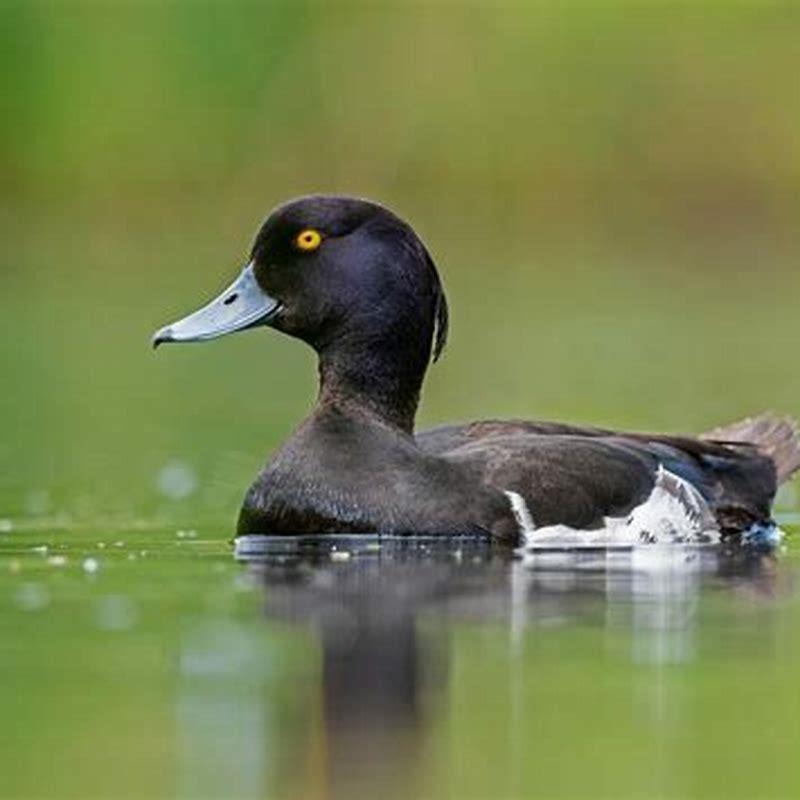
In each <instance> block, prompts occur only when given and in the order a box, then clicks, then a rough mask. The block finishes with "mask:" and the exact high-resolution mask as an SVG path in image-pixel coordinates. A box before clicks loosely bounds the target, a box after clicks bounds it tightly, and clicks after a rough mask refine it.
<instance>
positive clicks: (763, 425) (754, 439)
mask: <svg viewBox="0 0 800 800" xmlns="http://www.w3.org/2000/svg"><path fill="white" fill-rule="evenodd" d="M700 438H702V439H705V440H706V441H713V442H717V443H719V444H750V445H753V446H754V447H755V448H756V449H757V450H758V451H759V452H760V453H763V454H764V455H765V456H768V457H769V458H771V459H772V462H773V463H774V464H775V471H776V473H777V478H778V484H781V483H784V482H785V481H787V480H789V478H791V477H792V475H793V474H794V473H795V471H797V470H798V469H800V437H799V436H798V430H797V423H796V422H795V421H794V420H793V419H791V418H790V417H779V416H777V415H776V414H772V413H769V412H768V413H766V414H759V416H757V417H748V418H747V419H743V420H741V421H739V422H734V423H733V424H732V425H724V426H723V427H721V428H714V430H711V431H708V432H707V433H704V434H703V435H702V436H701V437H700Z"/></svg>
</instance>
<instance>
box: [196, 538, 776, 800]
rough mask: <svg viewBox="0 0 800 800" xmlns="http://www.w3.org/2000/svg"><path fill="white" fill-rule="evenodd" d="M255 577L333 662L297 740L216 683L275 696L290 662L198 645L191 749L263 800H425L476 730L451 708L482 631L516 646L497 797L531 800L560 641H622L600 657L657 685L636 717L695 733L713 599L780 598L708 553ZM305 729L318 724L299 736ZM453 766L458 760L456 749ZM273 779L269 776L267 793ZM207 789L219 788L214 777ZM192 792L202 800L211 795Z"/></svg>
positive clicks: (284, 563)
mask: <svg viewBox="0 0 800 800" xmlns="http://www.w3.org/2000/svg"><path fill="white" fill-rule="evenodd" d="M248 560H249V561H250V564H249V567H248V569H249V572H250V575H251V577H253V578H254V579H256V580H258V582H259V583H260V584H261V586H262V587H263V593H264V604H265V613H266V617H267V619H268V620H270V621H271V623H272V624H280V625H286V623H288V624H289V626H290V628H293V629H295V628H299V629H301V630H304V631H307V632H308V633H309V634H310V635H311V636H312V637H313V640H314V641H315V642H316V648H317V649H316V652H317V653H319V655H318V659H319V662H320V663H319V664H318V666H317V667H316V668H315V669H309V670H308V672H307V673H305V675H304V676H297V684H296V685H295V686H294V689H293V691H295V692H297V693H298V694H302V695H303V696H304V698H305V700H304V703H305V704H304V705H296V706H295V708H294V710H293V712H291V715H293V717H294V719H293V723H292V724H291V725H289V726H288V727H284V725H283V722H282V721H281V719H278V718H276V717H275V715H274V713H272V711H273V710H272V709H269V713H267V706H269V704H268V703H266V702H265V703H264V709H260V708H254V706H253V704H252V693H251V694H249V695H248V694H247V693H246V692H244V691H243V690H242V686H241V685H239V684H238V682H237V683H236V684H231V685H230V686H228V687H227V690H225V691H223V692H222V694H221V695H220V688H221V687H222V685H223V683H224V680H223V681H222V682H221V680H220V679H221V678H222V679H224V678H225V675H222V676H220V675H218V674H217V672H218V671H219V669H220V668H221V667H220V665H223V667H224V665H225V664H229V663H230V661H229V659H226V658H223V659H221V660H220V659H218V658H216V657H215V652H217V653H219V652H220V650H225V651H226V652H228V653H230V652H232V651H235V652H238V653H240V654H244V655H242V658H247V659H248V664H247V674H248V675H250V678H251V680H254V681H256V682H257V681H258V680H259V679H261V680H263V681H264V682H265V683H268V682H269V680H270V677H269V673H270V671H271V659H273V658H274V653H272V652H271V651H269V649H265V650H264V651H263V652H261V651H259V650H258V648H257V647H255V646H254V645H253V644H252V643H249V644H248V643H246V642H238V643H237V642H233V643H231V642H229V641H227V640H228V639H230V637H231V635H233V634H234V633H235V631H232V629H228V630H226V631H216V632H214V631H208V630H199V629H198V633H197V636H196V637H195V641H190V642H187V643H186V647H185V648H184V649H185V652H184V658H183V670H182V671H183V673H184V685H185V687H186V690H185V699H186V702H185V703H184V708H183V710H182V715H183V717H184V724H183V725H182V728H183V730H184V731H185V732H190V733H189V734H188V738H189V739H190V740H191V742H190V744H189V745H188V746H190V747H192V748H194V751H195V755H200V756H201V760H202V754H203V753H204V752H206V751H210V750H211V749H213V748H214V747H216V748H217V753H219V747H220V745H221V743H222V742H223V740H224V741H225V742H227V744H225V747H227V756H228V757H229V758H230V759H232V760H234V761H235V762H236V763H238V764H240V765H242V767H243V769H242V770H241V771H240V773H239V774H240V778H241V779H242V783H241V784H240V788H241V789H242V790H243V793H244V794H246V795H248V796H250V795H258V794H260V795H263V794H264V793H265V792H266V787H267V786H269V787H273V789H275V790H274V791H271V793H270V796H291V797H314V798H316V797H341V798H345V797H347V798H353V797H356V798H358V797H370V798H371V797H375V796H376V792H377V791H380V793H381V794H382V795H392V796H398V797H412V796H426V785H425V782H426V779H427V778H426V775H427V773H428V772H429V771H430V767H431V756H430V752H431V751H432V752H437V750H436V748H435V747H434V746H432V744H431V742H432V740H433V739H435V738H436V736H439V737H441V735H442V731H444V732H445V733H447V732H448V731H449V732H450V733H451V734H454V735H455V734H457V733H458V732H457V731H454V730H450V729H449V728H448V725H449V724H450V723H448V720H451V719H454V718H457V717H458V716H459V714H462V713H463V712H462V711H461V710H460V709H456V708H450V707H448V698H450V697H452V694H453V685H454V682H455V681H456V678H455V676H454V670H455V665H454V664H453V663H452V653H453V641H454V637H455V636H456V634H457V633H458V631H462V632H463V630H465V629H474V626H475V625H476V624H477V625H479V626H480V627H488V628H490V629H493V630H497V629H503V628H504V629H505V630H506V631H507V635H506V637H505V641H506V643H507V644H506V648H507V649H506V651H505V652H500V653H498V654H497V656H498V658H501V659H503V660H504V661H505V662H507V663H508V668H507V671H506V672H505V678H504V680H505V681H506V682H507V685H506V686H505V687H504V688H502V691H503V692H505V695H506V696H507V698H508V703H509V706H510V709H511V711H510V714H509V715H508V717H507V720H506V723H505V724H506V726H507V729H506V730H498V731H492V732H491V734H492V735H493V736H494V735H496V736H505V737H506V738H507V740H508V748H507V749H508V753H507V754H506V757H507V765H508V772H509V775H508V778H507V780H506V782H505V784H504V785H503V786H498V795H499V794H503V793H505V795H506V796H519V795H520V794H523V793H525V790H526V787H525V786H524V785H521V784H520V783H519V781H518V780H517V779H516V778H515V777H514V775H516V774H522V773H521V770H520V769H518V766H519V765H520V764H523V763H524V764H529V763H530V762H531V761H532V760H533V761H534V762H535V759H536V753H537V747H536V745H537V743H536V742H531V741H530V736H529V734H528V735H527V738H526V730H527V731H529V730H530V719H528V716H529V715H530V714H535V713H536V712H537V708H536V706H535V704H533V705H532V704H531V702H530V693H531V688H530V686H531V683H530V677H531V676H530V674H529V672H528V670H530V669H537V661H536V658H535V657H533V656H535V653H532V652H531V651H532V650H533V649H535V648H536V647H537V642H541V641H545V640H543V639H542V636H543V635H544V634H547V633H548V632H550V631H554V630H558V629H564V630H568V629H573V628H575V627H576V626H592V627H594V628H599V629H600V630H601V631H604V632H605V633H604V638H603V639H601V640H600V643H601V645H600V646H601V648H602V647H604V646H605V647H606V648H612V650H613V649H614V648H619V647H620V643H623V646H624V647H625V648H626V654H624V659H625V661H627V663H628V664H631V665H644V666H647V665H649V667H648V670H649V671H648V679H647V681H646V682H643V681H641V680H638V681H637V680H634V681H632V683H631V686H630V688H629V689H628V692H627V696H628V700H627V701H626V703H627V705H626V708H627V711H628V713H634V712H635V714H638V715H640V716H641V715H642V714H643V715H645V717H646V718H647V719H648V720H649V722H648V723H647V724H648V725H650V726H651V729H661V728H664V729H669V730H674V731H676V730H680V726H681V725H683V724H684V722H685V716H686V714H687V713H688V711H687V702H688V701H687V699H686V697H685V696H684V694H685V693H684V694H682V692H681V691H676V689H675V686H673V685H671V684H669V685H668V683H667V682H666V681H665V679H664V678H663V675H666V674H667V673H662V672H661V670H662V669H669V668H671V667H674V666H675V665H681V664H688V663H691V662H693V661H694V660H695V658H696V657H697V653H696V651H697V647H698V643H697V642H696V631H697V625H698V608H699V607H700V598H701V594H702V593H704V592H706V591H713V590H714V589H716V588H720V589H726V588H727V589H731V588H732V589H733V590H734V591H735V592H741V591H747V592H753V593H756V594H757V595H758V596H769V594H770V593H773V592H775V581H774V575H775V571H774V569H773V562H772V561H771V559H770V558H769V557H764V556H752V557H747V558H746V557H744V556H743V555H741V554H740V555H739V556H732V555H729V554H728V555H725V554H721V553H719V552H716V551H714V550H699V549H696V548H692V549H682V548H679V547H672V548H668V549H667V548H663V549H662V548H652V549H649V550H648V551H647V552H645V553H641V552H638V551H634V552H633V553H627V554H620V553H616V554H615V553H602V552H580V553H572V554H560V555H553V554H550V555H537V556H536V557H535V558H532V559H528V560H517V559H515V558H513V557H510V556H509V555H508V554H501V553H497V552H493V551H492V550H491V549H490V548H489V547H488V546H484V545H473V546H462V547H460V548H456V549H454V548H452V547H449V548H443V549H435V548H432V547H425V548H419V547H403V546H399V545H398V546H395V547H394V548H393V549H389V550H377V549H375V548H374V547H373V548H372V549H370V548H363V549H358V548H356V549H354V550H353V551H348V552H347V553H342V552H335V553H333V554H331V553H327V552H311V553H305V554H304V553H300V552H296V553H291V552H289V553H287V552H282V553H281V552H279V553H277V554H274V553H261V554H260V555H257V556H255V557H252V554H251V556H250V557H249V558H248ZM465 626H466V628H465ZM603 641H605V642H606V645H602V642H603ZM495 646H497V645H495ZM499 648H500V649H501V650H502V648H503V645H502V640H501V641H500V645H499ZM526 649H528V650H529V652H526ZM312 652H313V651H312ZM600 655H601V656H602V653H600ZM556 656H557V654H556ZM564 661H565V663H568V661H569V653H566V652H565V653H564ZM654 670H655V671H654ZM235 673H236V675H241V674H242V670H239V669H237V670H235ZM212 674H213V675H214V676H215V681H214V687H215V692H214V693H213V695H212V694H211V693H209V692H205V691H203V690H202V681H203V680H204V678H206V677H208V675H212ZM259 676H260V677H259ZM551 679H552V678H551ZM192 687H195V688H194V690H193V689H192ZM198 687H200V688H198ZM544 688H545V689H546V688H547V687H544ZM554 689H555V687H554ZM562 690H563V687H562ZM193 691H194V694H193V693H192V692H193ZM545 696H546V695H545ZM623 700H624V695H623ZM461 702H462V703H463V702H464V701H463V698H462V700H461ZM474 702H475V704H476V706H478V707H479V706H480V704H481V703H482V702H484V701H483V698H481V697H475V698H474ZM222 706H225V710H224V712H222V713H220V709H221V708H222ZM630 709H634V712H631V711H630ZM291 715H290V716H291ZM299 716H303V717H304V719H303V720H302V721H300V722H298V719H297V718H298V717H299ZM226 719H227V720H229V721H230V722H231V731H233V730H234V729H235V730H237V731H239V738H238V739H237V737H236V736H226V734H225V731H224V730H222V731H221V730H220V728H219V725H220V723H222V724H223V726H224V724H225V721H226ZM285 719H286V717H284V720H285ZM234 721H235V722H234ZM243 726H244V727H243ZM203 731H205V734H204V733H203ZM242 732H244V735H242ZM438 752H439V756H440V757H441V748H440V749H439V751H438ZM469 757H470V758H476V757H480V755H479V754H477V753H474V752H473V753H471V754H469ZM449 758H451V759H455V761H454V762H453V764H454V765H455V764H457V763H458V758H459V754H458V753H452V752H451V753H450V754H449ZM190 761H191V762H193V763H195V764H196V763H197V759H195V758H190ZM670 764H671V762H670V760H669V759H668V758H667V757H666V756H665V755H664V753H663V752H661V751H658V752H656V753H655V758H653V759H652V760H651V762H650V763H649V767H648V769H649V774H650V775H651V779H652V781H653V785H652V787H651V788H652V789H653V791H656V789H657V787H659V786H660V787H661V788H662V789H663V788H665V787H669V786H672V788H673V789H675V790H676V791H680V790H685V789H686V788H687V787H686V786H679V785H674V782H675V780H676V778H675V777H674V776H673V774H672V772H671V767H670ZM254 765H257V766H258V769H256V768H255V767H254ZM281 765H284V766H285V767H286V768H284V769H283V770H282V772H281V769H282V768H281ZM248 767H249V770H248ZM259 770H265V771H266V772H268V773H270V775H269V776H268V778H267V779H265V780H262V779H261V778H260V773H259ZM278 772H280V773H281V779H280V781H279V784H280V786H278V787H277V788H276V782H275V773H278ZM193 774H194V775H195V777H196V776H197V774H198V773H197V771H196V770H195V772H194V773H193ZM207 779H208V781H209V783H207V784H206V789H210V787H211V786H212V785H213V776H211V775H209V776H208V778H207ZM671 782H672V783H671ZM183 788H184V794H186V795H187V796H188V795H191V794H193V793H195V792H194V791H193V789H196V788H197V786H194V787H189V786H186V785H185V786H184V787H183ZM209 794H212V795H213V794H214V792H213V791H210V792H209ZM235 794H238V793H235Z"/></svg>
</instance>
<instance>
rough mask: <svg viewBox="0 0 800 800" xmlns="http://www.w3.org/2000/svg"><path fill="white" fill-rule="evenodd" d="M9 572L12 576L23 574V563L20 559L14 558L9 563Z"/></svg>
mask: <svg viewBox="0 0 800 800" xmlns="http://www.w3.org/2000/svg"><path fill="white" fill-rule="evenodd" d="M8 571H9V572H10V573H11V574H12V575H17V574H19V573H20V572H22V562H21V561H20V560H19V559H18V558H12V559H11V561H9V562H8Z"/></svg>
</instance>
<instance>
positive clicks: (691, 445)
mask: <svg viewBox="0 0 800 800" xmlns="http://www.w3.org/2000/svg"><path fill="white" fill-rule="evenodd" d="M448 318H449V315H448V303H447V298H446V296H445V292H444V287H443V284H442V281H441V278H440V275H439V271H438V269H437V267H436V265H435V264H434V260H433V258H432V256H431V254H430V252H429V250H428V248H427V247H426V246H425V244H424V243H423V242H422V240H421V239H420V237H419V236H418V235H417V234H416V233H415V232H414V230H413V228H412V227H411V226H410V225H409V224H408V223H407V222H405V221H404V220H403V219H401V218H400V217H399V216H397V215H396V214H395V213H393V212H392V211H390V210H389V209H388V208H386V207H385V206H383V205H381V204H379V203H376V202H372V201H369V200H365V199H360V198H354V197H346V196H330V195H312V196H307V197H301V198H299V199H295V200H292V201H289V202H287V203H285V204H283V205H281V206H279V207H277V208H276V209H275V210H274V211H272V212H271V213H270V214H269V215H268V216H267V218H266V220H265V222H264V223H263V224H262V225H261V227H260V229H259V230H258V233H257V235H256V237H255V240H254V242H253V245H252V248H251V250H250V256H249V259H248V260H247V263H246V265H245V266H244V267H243V269H242V270H241V273H240V274H239V276H238V277H237V278H236V279H235V280H234V281H233V283H231V284H230V285H229V286H228V287H227V288H226V289H225V290H224V291H223V292H222V293H221V294H219V296H217V297H216V298H215V299H213V300H212V301H211V302H209V303H208V304H207V305H205V306H203V307H202V308H200V309H199V310H198V311H195V312H194V313H191V314H189V315H188V316H186V317H184V318H182V319H180V320H178V321H176V322H173V323H171V324H169V325H167V326H165V327H163V328H161V329H160V330H158V331H157V332H156V333H155V335H154V336H153V338H152V343H153V346H154V347H157V346H159V345H161V344H164V343H179V342H183V343H186V342H200V341H207V340H211V339H216V338H219V337H221V336H225V335H227V334H230V333H234V332H238V331H245V330H250V329H254V328H261V327H266V328H271V329H272V330H275V331H279V332H281V333H284V334H287V335H289V336H291V337H294V338H296V339H299V340H300V341H302V342H305V343H306V344H307V345H309V346H310V347H311V348H313V350H314V351H315V352H316V354H317V359H318V373H319V391H318V396H317V400H316V404H315V405H314V407H313V410H312V411H311V412H310V414H309V415H308V416H307V417H306V418H305V419H304V420H303V421H302V422H301V423H300V425H299V426H298V427H297V428H296V430H295V431H294V433H292V434H291V435H290V436H289V437H288V439H287V440H286V441H285V442H284V443H283V444H282V445H281V446H280V447H279V448H278V449H277V451H276V452H275V453H274V454H273V455H272V457H271V458H270V459H269V461H268V462H267V464H266V466H265V467H264V468H263V469H262V470H261V471H260V473H259V474H258V476H257V477H256V479H255V482H254V483H253V484H252V486H251V487H250V489H249V490H248V491H247V493H246V495H245V497H244V501H243V504H242V508H241V511H240V513H239V518H238V524H237V535H238V536H257V535H265V536H295V535H308V534H364V533H369V534H378V535H385V536H390V535H392V536H394V535H396V536H409V535H410V536H458V537H483V538H485V539H487V540H489V541H492V542H496V543H499V544H504V545H510V546H519V545H520V543H521V542H536V541H548V540H550V539H552V538H553V537H555V538H556V539H559V537H560V538H561V539H563V537H564V536H565V535H566V536H567V537H569V536H572V537H573V538H574V539H575V541H584V542H585V541H587V540H588V541H590V542H591V541H599V539H598V537H602V536H603V535H604V533H603V532H607V531H609V530H615V531H616V532H617V535H619V536H621V537H622V538H623V539H625V540H629V541H631V542H633V543H639V542H644V543H652V542H665V541H666V542H676V541H677V542H709V541H714V542H716V541H726V540H728V541H746V540H747V537H748V536H753V535H754V534H755V533H758V532H761V533H763V532H764V531H774V530H775V529H776V528H775V523H774V522H773V520H772V517H771V508H772V504H773V500H774V497H775V493H776V490H777V488H778V486H779V485H780V484H781V483H783V482H785V481H787V480H789V478H790V477H791V476H792V475H793V473H794V472H795V471H796V470H797V469H798V467H800V443H798V435H797V428H796V425H795V423H794V422H793V421H792V420H791V419H790V418H786V417H780V416H777V415H775V414H772V413H765V414H761V415H759V416H756V417H753V418H748V419H745V420H743V421H740V422H737V423H734V424H732V425H727V426H723V427H720V428H716V429H714V430H712V431H709V432H706V433H704V434H701V435H699V436H682V435H680V436H679V435H672V434H648V433H625V432H620V431H616V430H611V429H606V428H602V427H587V426H583V425H571V424H567V423H562V422H547V421H534V420H523V419H514V420H498V419H488V420H482V421H475V422H468V423H458V424H448V425H442V426H439V427H436V428H433V429H431V430H424V431H420V432H418V431H416V430H415V425H414V423H415V417H416V413H417V408H418V405H419V402H420V394H421V390H422V385H423V381H424V378H425V375H426V372H427V370H428V367H429V365H430V364H431V363H433V362H436V361H437V360H438V359H439V358H440V357H441V356H442V353H443V351H444V348H445V344H446V342H447V338H448V328H449V325H448ZM587 537H588V539H587Z"/></svg>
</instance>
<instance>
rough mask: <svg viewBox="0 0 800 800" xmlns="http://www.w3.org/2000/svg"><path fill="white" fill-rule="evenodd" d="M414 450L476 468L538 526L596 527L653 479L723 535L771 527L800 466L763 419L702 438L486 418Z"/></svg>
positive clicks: (781, 431) (422, 439) (623, 510)
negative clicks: (702, 509) (781, 489)
mask: <svg viewBox="0 0 800 800" xmlns="http://www.w3.org/2000/svg"><path fill="white" fill-rule="evenodd" d="M417 442H418V444H419V446H420V448H421V449H422V450H423V451H425V452H426V453H429V454H431V455H438V456H441V457H443V458H446V459H448V460H452V461H456V462H462V463H463V462H469V463H478V464H480V466H481V469H482V471H483V476H484V480H485V481H486V483H487V484H489V485H491V486H493V487H495V488H498V489H501V490H502V491H505V492H507V493H508V492H511V493H513V494H514V495H516V496H518V497H519V498H520V503H522V504H524V510H525V511H526V512H527V513H529V514H530V518H531V521H532V522H533V523H535V525H536V527H541V526H551V525H565V526H569V527H571V528H576V529H591V528H597V527H599V526H602V525H603V524H604V521H605V520H606V519H607V518H608V517H620V516H623V515H625V514H628V513H629V512H630V511H631V510H632V509H634V508H636V507H637V506H639V505H640V504H642V503H644V502H645V501H646V500H647V499H648V497H649V496H650V495H651V494H652V492H653V490H654V487H655V486H656V483H657V481H658V480H659V476H660V475H661V476H663V475H665V474H666V475H669V476H674V478H675V481H673V483H677V484H678V485H684V486H685V487H686V489H687V491H689V492H692V490H696V492H697V493H699V495H700V496H701V497H702V500H703V501H704V502H705V504H707V507H708V509H709V511H710V512H711V513H712V514H713V517H714V518H715V520H716V523H717V525H718V527H719V529H720V530H721V531H722V533H723V534H735V533H739V532H742V531H745V530H748V529H749V528H750V527H751V526H752V525H753V524H755V523H760V522H763V521H765V520H768V519H769V517H770V506H771V503H772V500H773V498H774V495H775V491H776V489H777V486H778V484H779V483H781V482H782V481H784V480H786V479H787V478H788V477H789V476H790V475H791V474H792V473H793V472H794V471H795V470H796V469H797V468H798V466H800V447H799V446H798V442H797V437H796V431H795V428H794V425H793V424H792V423H791V422H789V421H788V420H783V419H778V418H776V417H773V416H771V415H764V416H761V417H758V418H756V419H753V420H745V421H743V422H740V423H736V424H735V425H732V426H729V427H727V428H720V429H717V430H715V431H712V432H710V433H709V434H706V435H704V436H703V437H701V438H691V437H683V436H670V435H660V434H639V433H631V434H628V433H619V432H616V431H612V430H607V429H601V428H588V427H587V428H584V427H579V426H574V425H564V424H560V423H551V422H529V421H522V420H514V421H508V422H502V421H485V422H474V423H470V424H466V425H450V426H445V427H441V428H435V429H433V430H430V431H425V432H422V433H420V434H418V435H417Z"/></svg>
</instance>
